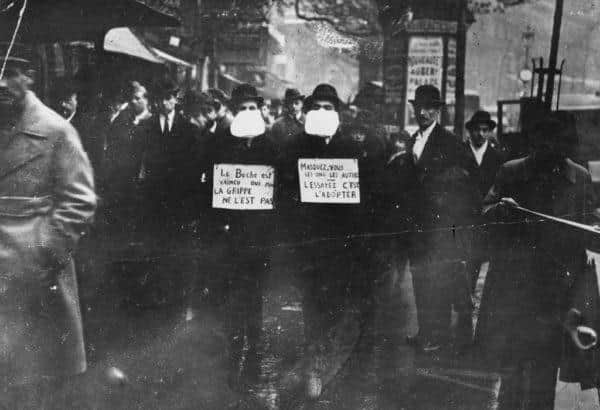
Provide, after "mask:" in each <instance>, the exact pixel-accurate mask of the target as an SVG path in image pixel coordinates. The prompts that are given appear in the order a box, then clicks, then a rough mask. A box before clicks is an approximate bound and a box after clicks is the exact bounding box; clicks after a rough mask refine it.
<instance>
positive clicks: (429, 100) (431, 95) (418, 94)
mask: <svg viewBox="0 0 600 410" xmlns="http://www.w3.org/2000/svg"><path fill="white" fill-rule="evenodd" d="M410 102H411V103H412V104H413V105H419V106H424V107H441V106H442V105H444V102H443V101H442V97H441V94H440V90H438V88H437V87H436V86H434V85H431V84H425V85H420V86H419V87H417V89H416V90H415V99H414V100H410Z"/></svg>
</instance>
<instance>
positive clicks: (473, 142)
mask: <svg viewBox="0 0 600 410" xmlns="http://www.w3.org/2000/svg"><path fill="white" fill-rule="evenodd" d="M465 126H466V128H467V132H468V133H469V139H468V141H467V143H466V145H467V152H468V154H469V158H468V162H467V167H468V170H469V174H470V175H471V178H472V183H473V185H474V186H476V187H477V188H478V190H479V193H480V194H481V200H482V203H483V198H485V196H486V195H487V193H488V191H489V190H490V188H491V187H492V185H493V183H494V179H495V178H496V173H497V172H498V169H499V168H500V167H501V166H502V164H504V162H506V159H505V155H504V153H503V152H502V151H500V150H499V149H497V148H495V147H494V146H493V145H492V143H491V141H490V140H491V136H492V131H494V128H496V122H495V121H494V120H492V118H491V116H490V114H489V113H488V112H487V111H477V112H475V113H474V114H473V116H472V117H471V119H470V120H469V121H468V122H467V123H466V124H465ZM487 232H488V231H487V228H486V227H485V224H483V223H482V224H478V226H477V227H474V229H473V230H472V233H473V243H472V245H471V247H470V252H471V255H470V258H469V261H468V263H467V272H469V273H470V274H471V288H472V289H475V286H476V285H477V279H478V278H479V272H480V270H481V265H482V264H483V263H484V262H486V261H487V260H488V259H489V253H488V239H489V238H488V235H487Z"/></svg>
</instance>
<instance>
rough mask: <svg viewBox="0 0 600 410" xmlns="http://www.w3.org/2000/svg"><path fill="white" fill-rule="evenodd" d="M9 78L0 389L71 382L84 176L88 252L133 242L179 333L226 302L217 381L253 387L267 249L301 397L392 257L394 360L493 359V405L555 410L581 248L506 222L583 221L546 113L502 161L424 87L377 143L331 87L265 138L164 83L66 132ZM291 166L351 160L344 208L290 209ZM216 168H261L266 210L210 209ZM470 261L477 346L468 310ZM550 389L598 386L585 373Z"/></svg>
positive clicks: (486, 134)
mask: <svg viewBox="0 0 600 410" xmlns="http://www.w3.org/2000/svg"><path fill="white" fill-rule="evenodd" d="M13 63H14V67H13V66H12V65H11V68H10V69H9V70H8V71H7V74H6V75H5V77H4V78H3V79H1V80H0V135H1V136H2V138H3V141H7V142H6V143H3V144H5V145H3V148H2V151H1V152H0V155H2V156H3V158H4V159H3V161H2V162H1V163H0V192H1V198H0V209H1V212H0V233H1V235H2V236H1V237H2V240H0V247H1V248H2V250H3V253H2V256H0V266H2V268H3V271H2V277H1V279H2V281H3V282H2V285H3V286H2V287H1V289H2V292H3V293H2V299H1V303H2V315H5V316H6V318H7V319H6V320H7V323H8V325H7V327H8V330H3V337H2V339H1V340H2V343H3V349H2V352H4V351H7V352H9V353H8V354H6V355H4V354H3V355H2V357H1V360H2V361H3V363H4V362H6V363H5V364H6V365H4V364H3V366H2V369H3V370H2V372H3V376H4V377H5V379H4V380H7V381H8V383H10V384H15V385H22V384H27V383H32V382H34V381H35V380H37V379H40V378H41V379H47V378H48V377H50V376H55V377H57V376H61V377H62V376H65V375H71V374H77V373H80V372H82V371H84V370H85V363H86V362H85V354H84V349H83V338H82V323H81V315H80V313H79V307H78V301H77V290H76V284H75V278H74V270H73V266H74V264H73V261H72V258H71V253H72V251H73V249H75V243H76V241H77V238H78V237H79V236H80V235H81V234H82V233H83V232H85V230H86V229H85V226H86V225H90V224H91V222H92V216H93V215H94V210H95V208H96V194H95V191H94V182H93V179H92V175H93V170H95V175H96V192H97V193H98V197H99V198H100V200H101V201H100V204H101V205H100V207H99V211H98V212H97V214H96V221H97V223H103V224H105V225H106V226H107V227H109V228H108V229H107V230H106V231H103V232H104V236H100V237H99V238H100V240H104V241H111V240H112V238H114V237H116V236H114V235H116V233H117V232H118V231H121V232H133V233H135V234H136V235H138V237H141V238H143V240H144V241H145V245H144V246H145V247H146V249H147V250H148V252H150V253H151V254H152V255H153V256H154V260H155V261H157V262H156V263H155V265H156V266H158V267H159V270H160V269H162V270H163V271H164V272H165V273H166V272H168V275H166V276H169V277H171V278H183V281H182V282H183V283H184V286H182V288H181V293H180V295H179V296H180V298H181V300H184V301H185V303H186V304H187V307H188V308H189V309H187V310H186V314H188V315H190V317H192V316H193V309H192V308H193V304H194V298H195V297H196V292H195V291H196V290H197V289H198V288H203V287H204V286H212V285H213V284H214V283H218V286H219V287H220V288H221V289H222V290H223V295H224V299H225V306H226V309H225V312H226V314H225V321H224V323H225V328H226V333H227V337H228V352H229V357H230V361H231V363H230V369H231V371H230V382H231V383H232V384H236V383H238V382H239V380H240V378H252V377H256V376H257V372H258V363H259V361H260V358H259V356H260V340H261V338H260V336H261V323H262V316H261V315H262V310H261V309H262V293H263V290H264V282H265V278H266V275H267V274H268V272H269V268H270V257H271V251H272V249H273V248H274V246H275V245H276V244H288V246H290V247H292V248H293V249H294V251H295V252H296V254H297V255H299V256H298V258H297V261H300V262H299V263H300V265H301V266H299V267H297V269H296V276H297V286H298V287H299V288H300V289H301V290H302V295H303V312H304V322H305V339H306V343H305V351H306V355H307V357H308V358H309V360H308V361H307V365H306V369H305V375H304V376H305V382H306V385H307V393H308V394H309V395H310V396H318V395H319V394H320V389H321V386H322V383H321V378H322V377H323V375H322V372H323V369H322V368H321V367H320V363H321V362H322V360H320V357H321V356H322V355H326V354H327V352H328V349H329V348H330V347H331V344H332V343H335V341H336V340H337V336H336V335H338V332H341V331H342V330H341V329H343V331H344V332H346V333H348V332H350V333H355V334H357V335H360V333H361V332H362V331H363V330H364V329H365V328H367V326H366V323H368V322H369V320H371V319H372V315H373V311H374V307H375V305H376V303H377V301H376V299H375V298H374V289H373V287H374V284H375V283H376V282H377V280H378V279H379V278H380V277H381V276H382V275H383V273H384V271H385V270H386V266H387V264H388V261H390V260H392V259H393V260H396V261H400V264H401V265H403V264H404V263H406V262H407V261H408V263H409V265H410V270H411V273H412V277H413V284H414V292H415V300H416V305H417V313H418V322H419V331H418V333H417V334H416V335H411V336H410V337H409V338H408V340H407V342H408V343H409V344H411V345H413V346H414V347H415V349H417V350H418V352H419V353H420V354H424V355H438V354H440V353H441V352H445V353H447V352H451V354H454V355H461V354H465V352H467V351H469V350H471V349H473V345H474V344H475V345H476V346H477V347H478V348H480V349H481V350H482V354H483V355H486V354H487V355H488V357H490V358H492V359H493V360H489V361H487V363H488V365H489V366H490V367H494V366H497V368H498V369H503V375H504V378H503V383H502V391H501V394H500V405H501V408H503V409H515V408H522V407H520V406H521V404H523V403H528V406H529V407H527V408H531V409H533V408H535V409H538V408H539V409H548V408H552V403H553V401H554V387H555V383H556V377H557V369H558V367H559V366H564V369H568V368H569V367H568V366H569V365H568V363H567V364H561V359H564V354H563V353H564V351H565V350H573V351H577V349H576V348H574V347H573V345H574V344H575V345H577V343H578V342H581V340H579V339H578V337H579V336H578V334H577V332H575V331H573V329H574V328H573V326H571V325H569V326H566V325H565V323H567V322H566V321H565V317H568V318H569V320H570V321H571V322H573V321H576V322H577V324H578V325H581V324H585V323H587V324H589V325H593V323H591V322H589V321H590V320H592V319H593V317H592V319H591V318H590V317H589V315H586V306H587V305H586V303H587V302H586V301H587V299H586V300H582V299H585V298H582V295H581V293H582V292H583V290H586V289H588V286H587V285H586V286H582V285H581V283H582V282H585V280H586V274H589V270H586V269H587V264H586V255H585V249H586V247H589V246H590V245H589V241H588V239H589V238H587V237H586V236H585V235H583V234H581V233H580V232H578V231H573V230H568V229H565V228H562V227H558V226H557V225H554V224H552V223H549V222H546V221H543V220H539V219H536V220H530V219H528V220H526V219H525V218H526V215H524V214H522V213H520V209H521V208H520V207H526V208H531V209H533V210H536V211H539V212H544V213H547V214H550V215H557V216H564V215H568V217H569V218H570V219H572V220H575V221H580V222H585V221H586V218H587V216H588V215H590V212H589V210H590V209H591V207H593V199H592V189H591V186H590V176H589V174H588V172H587V171H586V170H585V169H584V168H582V167H580V166H579V165H577V164H575V163H574V162H573V161H571V160H570V159H569V158H568V156H569V152H570V149H571V148H572V146H573V145H574V143H575V138H576V135H575V133H574V131H573V130H572V129H571V128H569V121H568V118H565V117H564V116H562V115H557V114H552V115H551V114H548V115H546V116H544V117H542V118H541V119H540V121H539V122H538V123H537V124H536V126H535V127H534V128H533V129H532V130H531V135H530V140H531V151H530V154H529V155H528V156H527V157H525V158H520V159H516V160H513V161H509V162H506V158H505V156H504V154H503V151H502V150H501V149H499V147H497V146H496V144H495V142H494V140H493V138H491V134H492V131H493V130H494V128H495V126H496V123H495V122H494V121H493V120H492V119H491V117H490V115H489V113H486V112H483V111H480V112H477V113H475V115H473V117H472V118H471V119H470V120H469V122H468V123H467V124H466V127H467V129H468V132H469V139H468V141H467V142H463V141H461V140H460V139H459V138H458V137H456V136H455V135H454V134H452V133H451V132H449V131H447V130H446V129H445V128H444V127H443V126H442V125H440V116H441V109H442V107H443V105H444V102H443V101H442V98H441V95H440V91H439V90H438V89H437V88H435V87H433V86H430V85H424V86H421V87H419V88H418V89H417V90H416V94H415V98H414V100H411V104H412V106H413V108H414V112H415V116H416V119H417V122H418V125H419V130H418V131H417V133H416V134H415V135H413V136H412V137H410V138H409V139H407V140H402V139H397V140H395V141H394V142H393V143H390V142H388V141H386V140H382V138H381V132H380V129H378V127H377V124H376V123H375V121H373V120H372V118H373V117H374V116H376V114H377V113H369V112H362V113H361V112H359V113H350V115H347V112H344V111H345V110H346V108H345V106H344V104H343V102H342V101H341V100H340V98H339V96H338V94H337V91H336V89H335V88H334V87H332V86H331V85H328V84H320V85H318V86H317V87H316V88H315V89H314V90H313V91H312V93H311V94H310V95H309V96H303V95H302V94H301V93H300V92H299V91H298V90H293V89H290V90H288V91H287V92H286V94H285V96H284V101H285V104H284V106H285V108H284V112H283V114H282V115H281V117H280V118H277V119H276V120H275V121H274V122H273V124H271V125H270V126H269V124H267V122H268V120H266V117H268V116H269V115H270V113H269V112H268V111H267V110H263V109H262V108H263V107H264V106H265V101H264V99H263V97H261V96H260V95H259V93H258V92H257V90H256V88H255V87H253V86H252V85H249V84H242V85H239V86H238V87H236V88H235V89H234V90H233V92H232V94H231V96H227V95H226V94H225V93H223V92H222V91H220V90H209V91H207V92H197V91H189V92H185V93H182V91H181V90H179V89H178V88H177V87H176V86H175V85H174V84H172V83H164V84H161V85H160V86H159V87H157V88H156V89H155V91H154V95H152V98H150V96H149V94H148V91H147V89H146V87H145V86H144V85H142V84H139V83H137V82H133V83H131V84H130V85H129V87H128V89H127V90H126V93H125V95H126V98H125V100H119V99H114V101H111V102H110V104H107V108H110V109H107V110H106V112H105V113H104V115H102V116H100V115H98V116H96V117H95V118H94V120H93V121H92V120H90V119H87V120H86V119H83V118H81V117H80V116H79V113H78V109H77V105H78V104H77V102H78V99H77V90H74V89H69V88H67V87H66V85H65V86H64V88H63V89H62V90H61V92H60V93H59V94H60V95H58V94H57V95H58V99H57V103H58V105H57V110H59V111H60V112H61V114H62V116H63V117H64V118H60V117H59V116H58V115H57V114H55V113H54V112H52V111H51V110H49V109H48V108H46V107H45V106H44V105H43V104H42V103H41V102H40V101H39V100H38V99H37V98H36V97H35V95H34V94H33V93H32V92H31V91H28V89H27V85H28V84H29V80H28V79H27V76H26V75H25V71H23V70H21V69H20V68H19V64H21V63H22V62H21V61H20V60H15V61H12V62H11V64H13ZM69 122H70V125H69V124H68V123H69ZM76 130H77V131H78V132H79V135H80V137H81V141H82V142H83V147H82V145H81V144H80V142H79V139H78V138H77V132H76ZM86 152H87V155H86ZM88 156H89V158H90V161H91V164H90V162H89V161H88ZM307 159H310V160H330V161H338V160H352V161H355V162H356V163H357V166H358V179H359V183H358V187H359V200H357V201H349V202H348V203H339V201H312V202H311V201H306V200H305V198H304V196H305V193H304V192H303V186H302V183H301V175H300V172H299V163H300V162H301V161H304V160H307ZM228 164H233V165H236V166H260V167H262V169H269V170H270V171H271V172H272V173H273V175H274V177H273V179H272V181H273V183H272V185H271V186H270V188H272V195H271V199H272V202H270V204H271V205H272V206H264V207H260V208H256V207H255V208H252V207H243V206H241V207H237V208H234V207H217V206H215V199H214V196H215V195H216V190H217V189H216V188H217V187H216V184H214V181H216V180H217V178H215V172H217V171H216V170H217V169H219V167H221V166H223V165H228ZM486 218H487V220H486ZM494 222H498V223H494ZM505 222H508V223H505ZM200 249H203V250H204V251H206V252H199V250H200ZM205 254H210V255H212V257H211V260H210V262H207V261H204V260H202V256H201V255H205ZM22 255H25V256H22ZM485 261H490V268H489V271H488V275H487V283H486V287H485V292H484V297H483V302H482V308H481V319H480V320H479V325H478V329H477V330H476V332H475V334H476V337H475V340H473V334H474V329H473V321H472V309H473V306H472V294H473V290H474V288H475V284H476V282H477V280H478V278H479V273H480V270H481V265H482V263H483V262H485ZM117 262H118V261H117ZM294 263H298V262H294ZM215 280H216V282H215ZM588 285H589V283H588ZM32 289H33V290H32ZM582 289H583V290H582ZM15 306H16V307H18V308H16V309H15ZM48 309H53V311H52V312H50V313H49V311H48ZM452 311H455V312H456V313H457V315H458V323H457V325H456V326H454V328H451V313H452ZM571 322H569V323H571ZM571 324H572V323H571ZM565 327H566V328H567V330H568V332H567V335H568V336H571V337H570V338H564V336H565V331H564V328H565ZM63 335H67V340H66V341H65V339H64V337H63ZM563 339H564V340H563ZM571 339H572V340H571ZM579 353H581V352H580V351H577V354H579ZM242 363H243V364H244V365H243V366H241V364H242ZM563 363H566V362H563ZM506 369H508V370H506ZM24 372H25V373H26V374H25V373H24ZM566 373H567V375H566V376H565V377H571V378H575V379H578V380H579V381H584V382H585V384H586V385H587V386H590V387H592V386H593V387H596V386H597V383H598V379H597V374H596V373H595V372H594V371H590V372H588V373H586V374H583V373H582V372H581V371H579V372H577V371H574V372H570V373H569V372H566ZM561 374H562V373H561Z"/></svg>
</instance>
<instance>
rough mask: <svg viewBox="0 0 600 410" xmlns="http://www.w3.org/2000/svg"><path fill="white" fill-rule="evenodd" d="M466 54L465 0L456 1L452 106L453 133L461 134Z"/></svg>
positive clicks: (463, 114)
mask: <svg viewBox="0 0 600 410" xmlns="http://www.w3.org/2000/svg"><path fill="white" fill-rule="evenodd" d="M466 54H467V0H459V1H458V25H457V28H456V96H455V97H456V98H455V101H456V102H455V106H454V107H455V108H454V133H455V134H456V135H458V136H459V137H462V136H463V128H464V123H465V65H466Z"/></svg>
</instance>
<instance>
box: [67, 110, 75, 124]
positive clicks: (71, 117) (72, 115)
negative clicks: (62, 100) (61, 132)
mask: <svg viewBox="0 0 600 410" xmlns="http://www.w3.org/2000/svg"><path fill="white" fill-rule="evenodd" d="M75 114H77V111H73V114H71V115H69V118H67V121H68V122H71V120H72V119H73V117H75Z"/></svg>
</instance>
